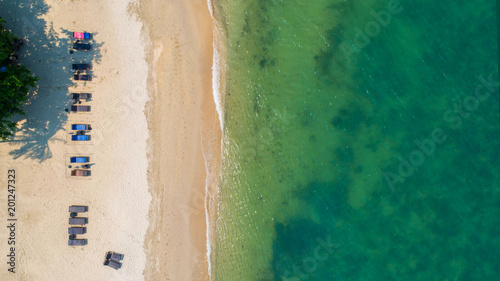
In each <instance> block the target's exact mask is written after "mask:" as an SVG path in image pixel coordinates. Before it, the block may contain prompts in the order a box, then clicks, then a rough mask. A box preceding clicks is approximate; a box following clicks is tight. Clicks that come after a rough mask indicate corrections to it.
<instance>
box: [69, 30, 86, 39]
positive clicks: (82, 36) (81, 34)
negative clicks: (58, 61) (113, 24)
mask: <svg viewBox="0 0 500 281" xmlns="http://www.w3.org/2000/svg"><path fill="white" fill-rule="evenodd" d="M73 38H75V39H90V33H88V32H73Z"/></svg>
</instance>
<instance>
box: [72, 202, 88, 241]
mask: <svg viewBox="0 0 500 281" xmlns="http://www.w3.org/2000/svg"><path fill="white" fill-rule="evenodd" d="M88 210H89V208H88V207H87V206H80V205H72V206H69V212H70V214H69V225H80V226H78V227H69V228H68V234H69V240H68V245H69V246H85V245H87V239H78V238H76V237H77V236H76V235H81V234H85V233H87V227H84V226H83V225H86V224H87V223H88V222H89V219H88V218H81V217H77V216H78V213H86V212H87V211H88Z"/></svg>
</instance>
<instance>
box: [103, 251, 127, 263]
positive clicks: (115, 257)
mask: <svg viewBox="0 0 500 281" xmlns="http://www.w3.org/2000/svg"><path fill="white" fill-rule="evenodd" d="M123 257H125V256H124V255H122V254H119V253H115V252H107V253H106V260H115V261H121V260H123Z"/></svg>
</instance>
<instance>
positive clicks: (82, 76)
mask: <svg viewBox="0 0 500 281" xmlns="http://www.w3.org/2000/svg"><path fill="white" fill-rule="evenodd" d="M73 79H74V80H75V81H90V75H88V74H75V75H73Z"/></svg>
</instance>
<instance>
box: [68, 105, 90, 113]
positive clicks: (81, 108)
mask: <svg viewBox="0 0 500 281" xmlns="http://www.w3.org/2000/svg"><path fill="white" fill-rule="evenodd" d="M71 112H90V106H89V105H73V106H71Z"/></svg>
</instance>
